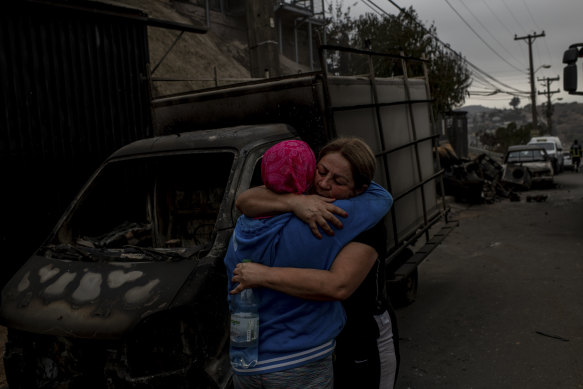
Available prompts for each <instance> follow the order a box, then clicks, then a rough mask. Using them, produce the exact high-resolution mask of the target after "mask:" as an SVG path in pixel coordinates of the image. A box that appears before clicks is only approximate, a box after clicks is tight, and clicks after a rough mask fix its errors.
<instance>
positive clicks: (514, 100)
mask: <svg viewBox="0 0 583 389" xmlns="http://www.w3.org/2000/svg"><path fill="white" fill-rule="evenodd" d="M508 104H509V105H510V106H511V107H512V108H514V110H517V109H518V106H519V105H520V98H519V97H518V96H514V97H513V98H512V100H510V103H508Z"/></svg>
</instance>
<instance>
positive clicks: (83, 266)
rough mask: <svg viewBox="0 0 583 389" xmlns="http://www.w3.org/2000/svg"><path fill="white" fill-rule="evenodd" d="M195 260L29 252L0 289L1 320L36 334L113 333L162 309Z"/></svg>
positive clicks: (114, 335) (84, 335) (92, 335)
mask: <svg viewBox="0 0 583 389" xmlns="http://www.w3.org/2000/svg"><path fill="white" fill-rule="evenodd" d="M195 266H196V261H193V260H183V261H176V262H103V263H101V262H98V263H88V262H80V261H65V260H59V259H50V258H45V257H41V256H36V255H35V256H32V257H31V258H30V259H29V260H28V261H27V262H26V264H25V265H24V266H22V267H21V268H20V269H19V270H18V272H17V273H16V274H15V275H14V276H13V277H12V279H11V280H10V281H9V282H8V283H7V284H6V286H5V287H4V289H3V291H2V306H0V314H1V316H2V318H3V320H4V322H5V324H6V325H8V326H10V327H12V328H17V329H21V330H24V331H29V332H33V333H39V334H50V335H67V336H75V337H81V338H117V337H120V336H122V335H123V334H124V333H126V332H128V331H129V330H130V329H132V328H133V327H134V326H135V325H136V324H137V323H138V322H139V321H140V320H142V319H143V318H145V317H147V316H149V315H152V314H154V313H156V312H159V311H162V310H165V309H168V308H169V307H170V306H171V304H172V301H173V299H174V298H175V296H176V294H177V293H178V291H179V290H180V287H181V286H182V285H183V284H184V283H185V281H186V280H187V278H188V277H189V275H190V274H191V273H192V271H193V269H194V268H195Z"/></svg>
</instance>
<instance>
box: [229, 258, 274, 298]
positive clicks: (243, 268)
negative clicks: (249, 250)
mask: <svg viewBox="0 0 583 389" xmlns="http://www.w3.org/2000/svg"><path fill="white" fill-rule="evenodd" d="M269 269H270V268H269V267H268V266H265V265H261V264H259V263H253V262H242V263H239V264H237V266H236V267H235V270H233V278H232V279H231V280H232V281H233V283H234V284H235V283H239V285H237V286H236V287H235V288H234V289H233V290H231V292H230V293H231V294H237V293H241V292H242V291H243V289H248V288H255V287H258V286H263V284H262V282H264V280H265V278H266V276H267V272H268V271H269Z"/></svg>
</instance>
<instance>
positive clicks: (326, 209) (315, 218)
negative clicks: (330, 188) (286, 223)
mask: <svg viewBox="0 0 583 389" xmlns="http://www.w3.org/2000/svg"><path fill="white" fill-rule="evenodd" d="M290 200H293V201H290V204H291V210H292V212H293V213H294V215H296V216H297V217H298V218H299V219H300V220H302V221H303V222H304V223H306V224H307V225H308V226H309V227H310V230H311V231H312V234H314V236H315V237H316V238H318V239H322V234H321V233H320V230H319V229H318V226H319V227H320V228H322V230H324V232H325V233H326V234H328V235H330V236H332V235H334V230H332V227H330V225H333V226H334V227H336V228H338V229H340V228H342V227H343V225H342V222H341V221H340V219H338V217H336V215H338V216H342V217H347V216H348V213H346V211H344V210H343V209H342V208H340V207H337V206H336V205H334V204H332V202H334V200H335V199H332V198H327V197H323V196H319V195H300V196H293V197H292V198H290Z"/></svg>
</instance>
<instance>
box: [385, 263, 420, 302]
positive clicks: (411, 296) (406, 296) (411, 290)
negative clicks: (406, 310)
mask: <svg viewBox="0 0 583 389" xmlns="http://www.w3.org/2000/svg"><path fill="white" fill-rule="evenodd" d="M418 286H419V272H418V271H417V269H415V270H413V272H411V274H409V275H408V276H407V278H405V279H404V280H402V281H400V282H399V283H398V284H397V285H395V286H394V287H393V288H392V289H393V293H392V295H391V302H392V303H393V305H395V307H406V306H408V305H411V304H412V303H413V302H414V301H415V299H416V298H417V287H418Z"/></svg>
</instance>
